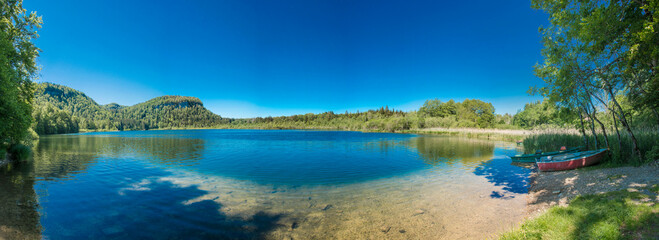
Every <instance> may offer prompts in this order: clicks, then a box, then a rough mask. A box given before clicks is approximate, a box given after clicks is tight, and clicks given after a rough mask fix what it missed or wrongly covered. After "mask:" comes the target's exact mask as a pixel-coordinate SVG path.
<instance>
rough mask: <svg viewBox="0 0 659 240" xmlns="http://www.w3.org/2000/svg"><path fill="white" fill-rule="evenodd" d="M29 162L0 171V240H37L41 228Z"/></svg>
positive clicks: (9, 165)
mask: <svg viewBox="0 0 659 240" xmlns="http://www.w3.org/2000/svg"><path fill="white" fill-rule="evenodd" d="M31 169H32V164H31V163H30V162H18V163H10V164H8V165H6V166H4V167H0V239H39V238H41V225H40V224H39V213H38V212H37V208H38V202H37V195H36V193H35V192H34V178H33V177H32V176H31V174H30V172H31Z"/></svg>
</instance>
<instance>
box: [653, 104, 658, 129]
mask: <svg viewBox="0 0 659 240" xmlns="http://www.w3.org/2000/svg"><path fill="white" fill-rule="evenodd" d="M651 109H652V112H653V113H654V117H655V118H656V119H657V130H659V112H657V109H656V108H651Z"/></svg>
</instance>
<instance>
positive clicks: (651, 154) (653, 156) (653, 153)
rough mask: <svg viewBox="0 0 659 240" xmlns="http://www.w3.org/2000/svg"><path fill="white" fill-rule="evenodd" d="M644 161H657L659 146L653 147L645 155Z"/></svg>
mask: <svg viewBox="0 0 659 240" xmlns="http://www.w3.org/2000/svg"><path fill="white" fill-rule="evenodd" d="M645 159H646V160H648V161H655V160H659V146H654V147H652V149H651V150H650V151H648V152H647V153H645Z"/></svg>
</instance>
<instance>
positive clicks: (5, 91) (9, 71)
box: [0, 0, 42, 144]
mask: <svg viewBox="0 0 659 240" xmlns="http://www.w3.org/2000/svg"><path fill="white" fill-rule="evenodd" d="M41 23H42V21H41V17H39V16H37V14H36V12H31V13H29V14H28V13H27V12H26V10H25V9H23V2H22V1H21V0H3V1H0V144H13V143H17V142H19V141H21V140H22V139H23V138H24V137H25V136H26V134H27V130H28V128H29V127H30V125H31V123H32V115H31V114H32V106H31V104H32V98H33V95H34V93H33V92H34V87H33V83H32V80H33V79H35V78H36V76H37V71H38V68H37V65H36V58H37V57H38V56H39V51H40V50H39V48H37V47H36V46H35V45H34V44H33V43H32V40H34V39H36V38H37V37H38V36H39V35H38V34H37V31H36V30H37V29H39V28H40V27H41Z"/></svg>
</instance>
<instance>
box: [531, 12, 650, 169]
mask: <svg viewBox="0 0 659 240" xmlns="http://www.w3.org/2000/svg"><path fill="white" fill-rule="evenodd" d="M532 6H533V7H534V8H536V9H542V10H544V11H545V12H547V13H548V14H549V17H550V18H549V22H550V25H549V26H547V27H545V28H541V33H542V34H543V45H544V49H543V50H542V54H543V56H544V58H545V61H544V63H543V64H541V65H537V66H536V74H537V75H538V76H539V77H541V78H542V79H543V80H544V81H545V83H547V84H546V86H545V87H543V88H541V89H540V92H541V93H542V94H543V95H544V96H546V97H548V98H549V99H550V101H552V102H557V103H559V104H560V105H561V106H563V107H566V108H571V109H576V110H577V111H578V112H579V116H580V117H581V129H582V133H584V134H585V124H588V125H589V126H590V131H591V132H592V134H595V131H596V130H595V128H596V127H599V129H600V131H602V133H603V135H604V139H605V140H606V144H607V145H608V140H607V139H608V138H607V137H606V135H607V132H606V129H607V128H606V127H605V126H604V124H603V122H602V121H601V120H600V118H599V116H598V112H600V111H601V110H606V111H608V112H610V113H611V114H612V115H613V118H614V119H615V121H614V123H615V122H619V123H620V124H621V125H622V126H623V128H624V129H625V130H626V131H627V133H628V134H629V135H630V136H631V138H630V139H631V142H632V144H633V146H634V147H633V149H634V152H635V153H636V155H637V156H638V157H639V158H642V154H641V152H640V150H639V148H638V143H637V140H636V138H635V135H634V132H633V128H632V125H631V121H630V119H628V116H629V112H628V111H626V110H625V109H624V108H623V107H622V105H621V104H620V103H619V102H618V101H617V100H616V98H617V95H618V94H623V95H626V96H628V99H630V100H632V101H634V103H633V104H634V105H635V106H636V108H643V109H646V110H647V111H651V112H653V113H654V115H655V117H656V119H657V124H659V114H657V109H658V107H659V102H658V100H659V98H658V97H657V94H656V93H657V92H658V91H659V83H658V81H659V78H658V75H657V71H658V70H659V44H657V43H658V42H659V32H658V31H659V17H658V16H657V14H659V12H657V10H659V2H658V1H646V0H623V1H595V0H579V1H577V0H568V1H551V0H532ZM584 119H586V120H587V121H586V122H585V124H584V121H583V120H584ZM615 129H616V131H617V127H616V128H615ZM616 133H617V132H616ZM617 134H618V133H617ZM584 139H585V137H584ZM620 139H621V138H620V137H619V134H618V141H621V140H620ZM595 141H596V145H598V144H597V139H595Z"/></svg>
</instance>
